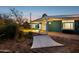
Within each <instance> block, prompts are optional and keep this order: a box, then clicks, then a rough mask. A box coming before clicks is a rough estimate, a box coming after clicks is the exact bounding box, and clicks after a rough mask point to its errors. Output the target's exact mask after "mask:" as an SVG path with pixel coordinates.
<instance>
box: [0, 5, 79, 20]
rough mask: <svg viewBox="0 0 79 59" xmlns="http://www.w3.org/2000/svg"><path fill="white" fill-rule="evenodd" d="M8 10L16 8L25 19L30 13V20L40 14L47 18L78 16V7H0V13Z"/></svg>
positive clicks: (8, 11) (38, 16)
mask: <svg viewBox="0 0 79 59" xmlns="http://www.w3.org/2000/svg"><path fill="white" fill-rule="evenodd" d="M10 8H16V9H17V10H19V11H22V12H24V15H25V17H27V18H29V14H30V12H31V13H32V19H37V18H40V17H41V16H42V14H44V13H46V14H47V15H49V16H52V15H71V14H79V7H78V6H74V7H73V6H72V7H71V6H70V7H69V6H68V7H65V6H63V7H60V6H58V7H57V6H37V7H35V6H27V7H26V6H25V7H23V6H19V7H0V13H10V10H9V9H10Z"/></svg>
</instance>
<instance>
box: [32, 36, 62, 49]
mask: <svg viewBox="0 0 79 59" xmlns="http://www.w3.org/2000/svg"><path fill="white" fill-rule="evenodd" d="M53 46H63V44H60V43H58V42H56V41H54V40H53V39H51V38H50V36H48V35H38V36H34V37H33V45H32V47H31V48H43V47H53Z"/></svg>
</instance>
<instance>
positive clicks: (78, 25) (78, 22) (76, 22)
mask: <svg viewBox="0 0 79 59" xmlns="http://www.w3.org/2000/svg"><path fill="white" fill-rule="evenodd" d="M75 30H79V21H75Z"/></svg>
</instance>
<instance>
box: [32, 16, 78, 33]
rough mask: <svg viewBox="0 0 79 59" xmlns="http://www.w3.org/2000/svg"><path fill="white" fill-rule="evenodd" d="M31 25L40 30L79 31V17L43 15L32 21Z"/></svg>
mask: <svg viewBox="0 0 79 59" xmlns="http://www.w3.org/2000/svg"><path fill="white" fill-rule="evenodd" d="M31 26H32V28H34V29H38V30H39V31H40V32H41V31H43V32H65V31H67V32H69V31H70V32H72V31H73V32H79V17H78V16H77V17H74V16H68V15H58V16H47V15H45V16H44V15H43V16H42V17H41V18H38V19H36V20H34V21H32V22H31Z"/></svg>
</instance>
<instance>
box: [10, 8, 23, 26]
mask: <svg viewBox="0 0 79 59" xmlns="http://www.w3.org/2000/svg"><path fill="white" fill-rule="evenodd" d="M10 11H11V12H12V16H14V17H15V19H16V22H17V23H18V24H19V25H22V24H23V22H24V19H23V12H20V11H18V10H16V9H15V8H12V9H10Z"/></svg>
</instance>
